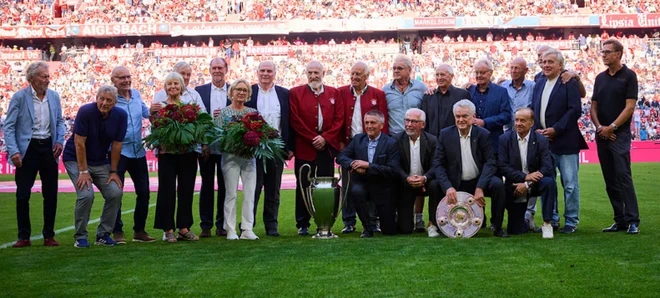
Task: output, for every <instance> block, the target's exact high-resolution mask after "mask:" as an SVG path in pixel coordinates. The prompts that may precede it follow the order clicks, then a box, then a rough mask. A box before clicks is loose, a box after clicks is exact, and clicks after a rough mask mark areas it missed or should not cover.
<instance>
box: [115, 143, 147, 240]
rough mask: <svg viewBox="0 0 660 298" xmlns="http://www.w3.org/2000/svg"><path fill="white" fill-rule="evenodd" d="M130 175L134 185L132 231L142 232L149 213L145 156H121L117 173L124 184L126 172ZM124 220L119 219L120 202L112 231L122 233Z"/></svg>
mask: <svg viewBox="0 0 660 298" xmlns="http://www.w3.org/2000/svg"><path fill="white" fill-rule="evenodd" d="M127 171H128V174H129V175H131V180H133V186H134V187H135V194H136V195H137V196H136V198H135V213H134V214H133V231H134V232H144V228H145V226H146V223H147V214H148V213H149V169H148V168H147V158H146V157H140V158H128V157H126V156H123V155H122V156H121V157H120V158H119V164H118V165H117V175H119V179H121V183H122V184H124V180H125V179H124V177H125V175H126V172H127ZM123 232H124V222H122V220H121V204H120V205H119V211H118V212H117V221H116V222H115V228H114V231H113V233H123Z"/></svg>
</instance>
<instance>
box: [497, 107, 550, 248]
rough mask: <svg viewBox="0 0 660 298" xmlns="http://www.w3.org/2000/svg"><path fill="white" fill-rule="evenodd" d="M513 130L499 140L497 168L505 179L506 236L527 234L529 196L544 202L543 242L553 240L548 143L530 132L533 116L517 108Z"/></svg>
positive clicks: (544, 138)
mask: <svg viewBox="0 0 660 298" xmlns="http://www.w3.org/2000/svg"><path fill="white" fill-rule="evenodd" d="M514 118H515V122H514V129H515V130H509V131H507V132H506V133H504V134H503V135H502V136H501V137H500V145H499V146H500V148H499V151H500V152H499V154H498V161H497V163H498V167H499V169H500V172H501V173H502V174H503V175H504V177H505V178H506V180H505V183H504V189H505V191H506V195H507V203H508V204H507V209H508V211H509V221H508V225H507V232H508V233H509V234H522V233H524V232H526V231H527V228H528V225H527V224H526V223H525V210H526V209H527V200H528V199H529V198H530V197H531V196H538V195H540V196H541V201H542V202H543V222H544V223H543V226H541V230H542V232H543V238H552V237H553V232H552V225H550V221H551V220H552V210H553V208H554V206H555V204H556V202H557V182H556V181H555V176H556V175H555V167H554V164H553V161H552V153H551V152H550V142H549V141H548V139H547V138H546V137H544V136H543V135H542V134H540V133H538V132H535V131H532V130H531V129H532V126H534V112H533V111H532V110H531V109H530V108H519V109H518V110H517V111H516V113H515V117H514Z"/></svg>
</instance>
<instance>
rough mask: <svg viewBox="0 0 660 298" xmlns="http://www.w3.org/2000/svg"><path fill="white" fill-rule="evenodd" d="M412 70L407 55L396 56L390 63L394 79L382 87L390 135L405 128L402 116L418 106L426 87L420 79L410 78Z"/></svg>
mask: <svg viewBox="0 0 660 298" xmlns="http://www.w3.org/2000/svg"><path fill="white" fill-rule="evenodd" d="M412 70H413V63H412V60H410V58H409V57H408V56H406V55H398V56H396V58H394V64H393V65H392V74H393V77H394V80H393V81H392V82H390V83H388V84H387V85H385V87H383V91H384V92H385V99H387V113H388V116H389V126H388V128H389V132H390V135H395V134H397V133H400V132H403V131H404V130H405V127H404V123H403V118H404V117H405V114H406V111H408V109H410V108H419V107H420V106H421V104H422V98H423V96H424V92H426V90H427V89H428V88H427V87H426V85H424V83H422V81H419V80H414V79H412V78H411V74H412Z"/></svg>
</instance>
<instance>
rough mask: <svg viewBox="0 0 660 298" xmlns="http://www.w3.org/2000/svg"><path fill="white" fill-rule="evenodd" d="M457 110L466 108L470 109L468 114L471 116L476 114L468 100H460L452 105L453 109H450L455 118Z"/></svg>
mask: <svg viewBox="0 0 660 298" xmlns="http://www.w3.org/2000/svg"><path fill="white" fill-rule="evenodd" d="M458 108H468V109H470V112H472V114H473V115H474V114H476V113H477V108H476V107H475V106H474V104H473V103H472V101H470V100H469V99H461V100H459V101H458V102H457V103H455V104H454V108H453V109H452V111H453V112H454V116H456V110H457V109H458Z"/></svg>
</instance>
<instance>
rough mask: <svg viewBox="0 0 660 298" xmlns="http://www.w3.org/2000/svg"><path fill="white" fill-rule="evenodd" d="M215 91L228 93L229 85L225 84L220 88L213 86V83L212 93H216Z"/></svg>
mask: <svg viewBox="0 0 660 298" xmlns="http://www.w3.org/2000/svg"><path fill="white" fill-rule="evenodd" d="M186 89H188V88H186ZM215 90H218V91H224V92H227V84H223V85H222V88H218V86H216V85H213V83H211V91H215Z"/></svg>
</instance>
